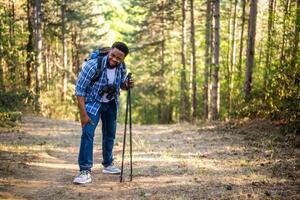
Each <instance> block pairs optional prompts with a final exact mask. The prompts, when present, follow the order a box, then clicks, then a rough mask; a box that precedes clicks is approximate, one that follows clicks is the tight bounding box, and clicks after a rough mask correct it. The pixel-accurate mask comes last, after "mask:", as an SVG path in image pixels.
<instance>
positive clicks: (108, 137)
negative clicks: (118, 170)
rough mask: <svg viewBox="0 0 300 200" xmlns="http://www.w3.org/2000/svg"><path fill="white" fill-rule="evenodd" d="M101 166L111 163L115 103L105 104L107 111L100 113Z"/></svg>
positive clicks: (114, 126) (115, 115) (115, 119)
mask: <svg viewBox="0 0 300 200" xmlns="http://www.w3.org/2000/svg"><path fill="white" fill-rule="evenodd" d="M101 120H102V154H103V162H102V164H103V166H104V167H107V166H109V165H111V164H112V162H113V146H114V140H115V136H116V125H117V108H116V103H115V101H114V100H113V101H111V102H109V103H107V109H106V110H104V111H103V112H102V113H101Z"/></svg>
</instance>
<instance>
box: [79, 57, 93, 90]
mask: <svg viewBox="0 0 300 200" xmlns="http://www.w3.org/2000/svg"><path fill="white" fill-rule="evenodd" d="M95 60H97V59H93V60H90V61H87V62H85V63H84V64H83V67H82V70H81V72H80V73H79V76H78V79H77V82H76V86H75V95H76V96H86V95H87V94H86V90H87V87H89V85H90V83H91V80H92V78H93V76H94V74H95V73H96V68H97V61H95Z"/></svg>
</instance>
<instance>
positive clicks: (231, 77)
mask: <svg viewBox="0 0 300 200" xmlns="http://www.w3.org/2000/svg"><path fill="white" fill-rule="evenodd" d="M236 6H237V0H235V1H234V11H233V22H232V29H231V30H232V32H231V34H232V35H231V54H230V73H229V92H228V97H229V98H228V104H229V109H228V117H229V118H231V114H232V90H233V85H234V68H235V65H236V60H235V59H236V46H235V45H236V43H235V41H236V40H235V30H236Z"/></svg>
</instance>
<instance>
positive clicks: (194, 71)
mask: <svg viewBox="0 0 300 200" xmlns="http://www.w3.org/2000/svg"><path fill="white" fill-rule="evenodd" d="M190 9H191V47H192V55H191V57H192V85H193V86H192V88H193V120H196V117H197V80H196V78H197V74H196V47H195V25H194V0H190Z"/></svg>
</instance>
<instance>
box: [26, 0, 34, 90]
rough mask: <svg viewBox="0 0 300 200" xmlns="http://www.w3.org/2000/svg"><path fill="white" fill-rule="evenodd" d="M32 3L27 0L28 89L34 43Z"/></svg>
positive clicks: (28, 86)
mask: <svg viewBox="0 0 300 200" xmlns="http://www.w3.org/2000/svg"><path fill="white" fill-rule="evenodd" d="M33 6H34V3H33V2H32V0H27V24H28V32H29V34H28V41H27V45H26V50H27V56H26V57H27V58H26V72H27V73H26V74H27V76H26V86H27V88H28V89H30V86H31V80H32V78H31V73H32V68H33V64H34V57H33V55H34V44H33V36H34V35H33V34H34V33H33V21H34V19H33V17H32V16H33V10H32V8H33Z"/></svg>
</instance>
